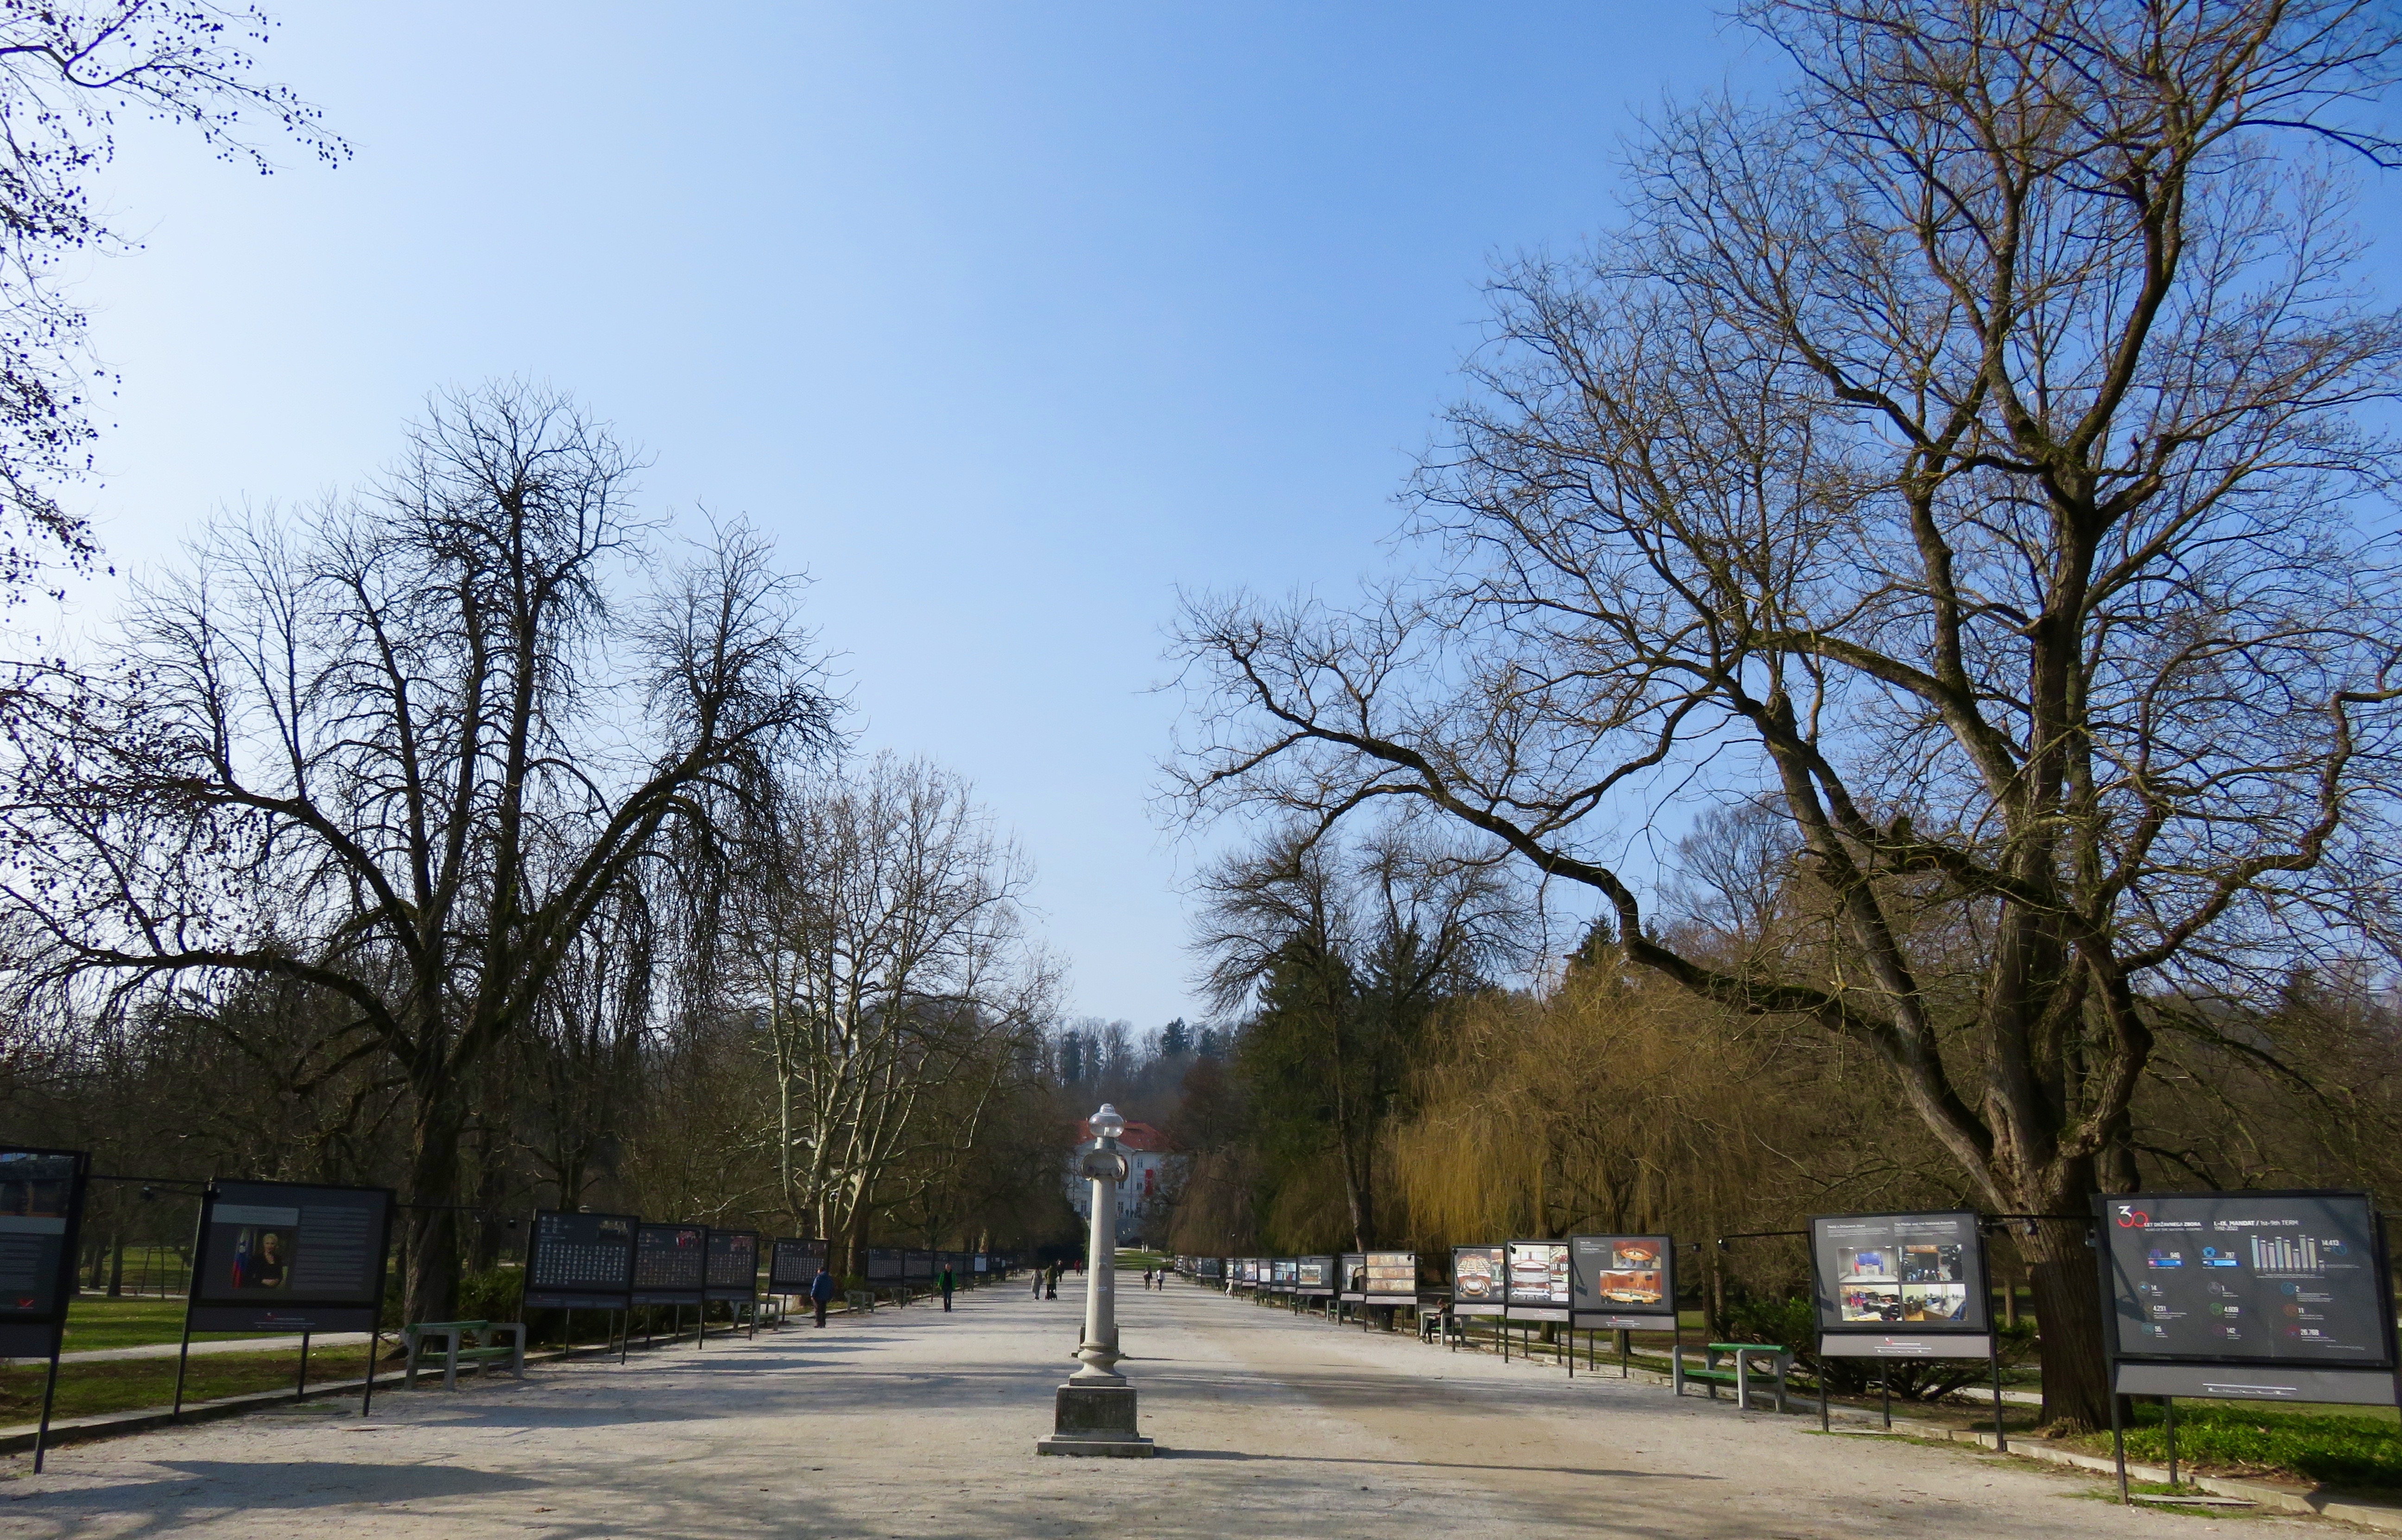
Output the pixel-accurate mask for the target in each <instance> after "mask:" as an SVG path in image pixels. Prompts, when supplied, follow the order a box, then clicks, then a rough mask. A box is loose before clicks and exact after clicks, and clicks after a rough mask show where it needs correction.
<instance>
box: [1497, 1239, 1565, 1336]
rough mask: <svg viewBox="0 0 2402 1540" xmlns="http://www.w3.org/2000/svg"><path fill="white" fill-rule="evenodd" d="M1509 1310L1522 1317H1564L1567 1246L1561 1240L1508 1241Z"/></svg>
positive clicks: (1563, 1318)
mask: <svg viewBox="0 0 2402 1540" xmlns="http://www.w3.org/2000/svg"><path fill="white" fill-rule="evenodd" d="M1507 1298H1508V1300H1509V1304H1510V1313H1511V1314H1512V1315H1513V1316H1515V1317H1516V1318H1518V1319H1519V1320H1522V1321H1565V1320H1567V1318H1568V1247H1567V1242H1565V1241H1512V1242H1511V1243H1510V1288H1509V1294H1508V1296H1507Z"/></svg>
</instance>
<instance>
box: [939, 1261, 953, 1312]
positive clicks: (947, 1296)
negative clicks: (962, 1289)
mask: <svg viewBox="0 0 2402 1540" xmlns="http://www.w3.org/2000/svg"><path fill="white" fill-rule="evenodd" d="M941 1281H942V1286H943V1312H944V1313H945V1314H948V1313H950V1309H951V1284H952V1278H951V1266H950V1264H949V1263H948V1262H946V1263H944V1264H943V1276H942V1280H941Z"/></svg>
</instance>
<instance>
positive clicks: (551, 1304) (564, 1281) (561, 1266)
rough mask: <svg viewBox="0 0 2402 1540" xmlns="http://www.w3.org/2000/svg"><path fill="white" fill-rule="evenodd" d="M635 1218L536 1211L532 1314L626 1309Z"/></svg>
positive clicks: (528, 1276) (529, 1264)
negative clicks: (554, 1311)
mask: <svg viewBox="0 0 2402 1540" xmlns="http://www.w3.org/2000/svg"><path fill="white" fill-rule="evenodd" d="M641 1223H642V1220H641V1219H639V1218H637V1217H635V1216H633V1215H631V1214H567V1213H563V1212H561V1211H559V1210H558V1209H553V1208H538V1209H535V1210H534V1211H533V1230H532V1231H531V1233H530V1234H529V1235H528V1237H527V1240H526V1265H525V1304H526V1308H527V1309H528V1310H623V1309H625V1308H626V1306H627V1304H628V1301H629V1299H630V1298H631V1296H632V1294H633V1292H634V1227H635V1226H637V1225H639V1224H641Z"/></svg>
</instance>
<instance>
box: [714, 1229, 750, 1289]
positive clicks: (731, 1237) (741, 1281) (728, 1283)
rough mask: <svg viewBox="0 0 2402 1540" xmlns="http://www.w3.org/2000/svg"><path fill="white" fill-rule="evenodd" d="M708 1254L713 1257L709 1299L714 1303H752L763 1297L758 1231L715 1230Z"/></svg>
mask: <svg viewBox="0 0 2402 1540" xmlns="http://www.w3.org/2000/svg"><path fill="white" fill-rule="evenodd" d="M705 1255H706V1256H707V1257H708V1258H709V1269H708V1273H709V1282H708V1290H709V1298H710V1299H711V1301H712V1302H713V1303H717V1304H738V1305H739V1304H748V1303H750V1302H751V1301H752V1300H753V1299H757V1298H759V1232H758V1231H755V1230H718V1229H715V1228H713V1227H712V1228H711V1231H710V1232H709V1244H708V1246H707V1247H706V1248H705Z"/></svg>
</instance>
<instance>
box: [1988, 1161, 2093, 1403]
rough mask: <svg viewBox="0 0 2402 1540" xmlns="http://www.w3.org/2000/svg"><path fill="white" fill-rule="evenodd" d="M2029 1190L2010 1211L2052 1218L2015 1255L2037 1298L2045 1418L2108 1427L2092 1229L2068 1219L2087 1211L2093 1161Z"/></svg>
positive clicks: (2067, 1166) (2038, 1224)
mask: <svg viewBox="0 0 2402 1540" xmlns="http://www.w3.org/2000/svg"><path fill="white" fill-rule="evenodd" d="M2047 1176H2048V1178H2049V1179H2046V1180H2041V1181H2038V1182H2036V1183H2030V1184H2029V1186H2030V1188H2031V1189H2032V1190H2029V1191H2025V1192H2022V1193H2020V1194H2018V1195H2017V1201H2014V1202H2013V1203H2012V1204H2011V1206H2012V1207H2013V1208H2015V1209H2016V1210H2017V1211H2018V1212H2020V1213H2022V1214H2042V1215H2056V1216H2061V1217H2056V1218H2045V1219H2037V1220H2036V1221H2035V1233H2034V1234H2032V1235H2022V1236H2021V1237H2020V1240H2019V1255H2020V1256H2021V1257H2022V1258H2024V1260H2025V1262H2026V1266H2027V1283H2028V1284H2029V1286H2031V1288H2032V1289H2033V1292H2034V1295H2035V1324H2036V1350H2037V1354H2038V1359H2039V1361H2040V1363H2041V1364H2042V1367H2043V1419H2044V1421H2045V1422H2046V1423H2062V1424H2067V1425H2071V1426H2075V1427H2079V1428H2084V1429H2092V1428H2099V1427H2107V1426H2108V1425H2109V1423H2110V1402H2109V1394H2110V1388H2109V1383H2108V1369H2107V1368H2106V1367H2105V1364H2104V1363H2103V1358H2102V1286H2101V1282H2100V1273H2099V1272H2098V1270H2097V1266H2096V1263H2095V1261H2094V1256H2093V1248H2092V1246H2091V1244H2088V1242H2089V1240H2090V1239H2091V1235H2092V1231H2091V1228H2090V1227H2088V1226H2086V1225H2083V1224H2080V1223H2078V1221H2077V1219H2076V1218H2074V1217H2072V1216H2076V1215H2079V1214H2083V1213H2084V1212H2086V1210H2087V1209H2088V1208H2089V1207H2091V1203H2092V1197H2093V1191H2094V1173H2093V1166H2092V1162H2076V1161H2072V1162H2064V1165H2063V1166H2062V1167H2060V1168H2056V1169H2054V1170H2053V1171H2051V1172H2050V1173H2048V1174H2047Z"/></svg>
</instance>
